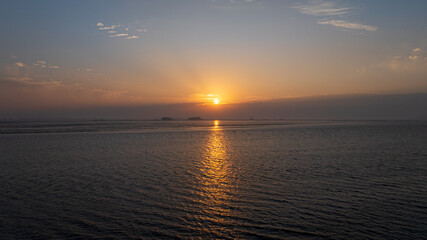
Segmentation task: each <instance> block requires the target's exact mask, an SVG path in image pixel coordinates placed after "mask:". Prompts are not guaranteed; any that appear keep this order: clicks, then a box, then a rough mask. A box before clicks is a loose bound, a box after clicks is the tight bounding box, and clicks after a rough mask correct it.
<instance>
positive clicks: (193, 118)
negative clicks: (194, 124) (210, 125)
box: [188, 117, 202, 120]
mask: <svg viewBox="0 0 427 240" xmlns="http://www.w3.org/2000/svg"><path fill="white" fill-rule="evenodd" d="M188 120H202V118H201V117H190V118H188Z"/></svg>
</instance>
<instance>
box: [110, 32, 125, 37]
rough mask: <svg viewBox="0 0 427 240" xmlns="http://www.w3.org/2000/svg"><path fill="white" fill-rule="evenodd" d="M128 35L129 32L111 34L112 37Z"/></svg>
mask: <svg viewBox="0 0 427 240" xmlns="http://www.w3.org/2000/svg"><path fill="white" fill-rule="evenodd" d="M128 35H129V34H127V33H118V34H114V35H110V37H126V36H128Z"/></svg>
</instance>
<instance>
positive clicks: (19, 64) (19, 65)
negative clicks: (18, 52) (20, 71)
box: [15, 62, 25, 67]
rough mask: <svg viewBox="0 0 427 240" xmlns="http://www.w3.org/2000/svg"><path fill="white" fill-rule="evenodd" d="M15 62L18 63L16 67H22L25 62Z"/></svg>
mask: <svg viewBox="0 0 427 240" xmlns="http://www.w3.org/2000/svg"><path fill="white" fill-rule="evenodd" d="M15 64H16V65H18V67H23V66H25V64H23V63H22V62H16V63H15Z"/></svg>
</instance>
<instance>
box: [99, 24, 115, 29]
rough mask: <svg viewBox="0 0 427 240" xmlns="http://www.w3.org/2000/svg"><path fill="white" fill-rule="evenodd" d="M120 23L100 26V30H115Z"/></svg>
mask: <svg viewBox="0 0 427 240" xmlns="http://www.w3.org/2000/svg"><path fill="white" fill-rule="evenodd" d="M119 26H120V25H111V26H106V27H100V28H98V29H99V30H113V29H116V28H117V27H119Z"/></svg>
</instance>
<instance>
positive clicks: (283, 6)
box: [0, 0, 427, 110]
mask: <svg viewBox="0 0 427 240" xmlns="http://www.w3.org/2000/svg"><path fill="white" fill-rule="evenodd" d="M426 10H427V2H426V1H417V0H413V1H385V0H384V1H332V0H315V1H279V0H277V1H275V0H253V1H251V0H215V1H213V0H197V1H196V0H193V1H186V0H183V1H162V0H158V1H3V2H2V7H1V8H0V20H1V21H0V31H1V32H2V37H1V40H0V43H1V45H0V87H1V88H0V89H1V90H0V91H3V92H2V97H1V98H2V99H1V100H2V102H3V103H2V104H0V109H9V110H10V109H27V108H30V109H38V108H40V109H44V108H71V107H74V108H75V107H87V106H110V105H114V106H117V105H126V106H130V105H138V104H145V105H146V104H159V103H162V104H168V103H204V102H206V101H211V100H212V99H211V98H212V96H214V97H216V98H220V99H221V103H223V104H227V103H229V104H231V103H242V102H252V101H269V100H274V99H282V98H295V97H310V96H320V95H322V96H323V95H348V94H398V93H416V92H426V90H427V80H426V79H427V70H426V69H427V54H426V51H427V31H426V29H427V14H425V12H426ZM24 93H25V96H21V97H20V99H19V100H17V99H16V96H17V95H23V94H24ZM12 102H13V103H12Z"/></svg>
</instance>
